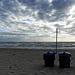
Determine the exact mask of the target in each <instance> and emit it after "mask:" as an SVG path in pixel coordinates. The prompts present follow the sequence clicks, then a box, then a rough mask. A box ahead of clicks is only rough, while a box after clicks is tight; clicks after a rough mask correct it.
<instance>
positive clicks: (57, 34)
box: [56, 28, 58, 53]
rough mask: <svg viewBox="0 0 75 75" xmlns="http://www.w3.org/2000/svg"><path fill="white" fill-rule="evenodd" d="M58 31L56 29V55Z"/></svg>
mask: <svg viewBox="0 0 75 75" xmlns="http://www.w3.org/2000/svg"><path fill="white" fill-rule="evenodd" d="M57 38H58V29H57V28H56V53H57V41H58V39H57Z"/></svg>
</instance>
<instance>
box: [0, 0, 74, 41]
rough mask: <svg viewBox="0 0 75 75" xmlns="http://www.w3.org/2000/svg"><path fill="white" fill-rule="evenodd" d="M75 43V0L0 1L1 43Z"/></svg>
mask: <svg viewBox="0 0 75 75" xmlns="http://www.w3.org/2000/svg"><path fill="white" fill-rule="evenodd" d="M56 28H58V41H60V42H69V41H72V42H75V0H0V42H55V38H56Z"/></svg>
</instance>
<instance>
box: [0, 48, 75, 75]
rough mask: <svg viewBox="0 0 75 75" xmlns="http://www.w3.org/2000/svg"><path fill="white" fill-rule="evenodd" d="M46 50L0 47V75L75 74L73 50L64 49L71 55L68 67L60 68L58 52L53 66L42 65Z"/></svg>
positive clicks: (74, 52) (74, 51)
mask: <svg viewBox="0 0 75 75" xmlns="http://www.w3.org/2000/svg"><path fill="white" fill-rule="evenodd" d="M47 51H49V50H44V49H39V50H37V49H35V50H33V49H31V50H30V49H0V75H75V50H65V51H68V52H70V53H71V55H72V57H71V63H70V68H62V69H61V68H59V61H58V58H59V57H58V54H56V58H55V59H56V60H55V66H54V67H44V60H43V53H45V52H47ZM58 51H60V52H61V50H58ZM58 53H59V52H58Z"/></svg>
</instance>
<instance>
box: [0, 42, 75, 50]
mask: <svg viewBox="0 0 75 75" xmlns="http://www.w3.org/2000/svg"><path fill="white" fill-rule="evenodd" d="M0 48H23V49H56V42H0ZM57 49H75V42H58V43H57Z"/></svg>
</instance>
